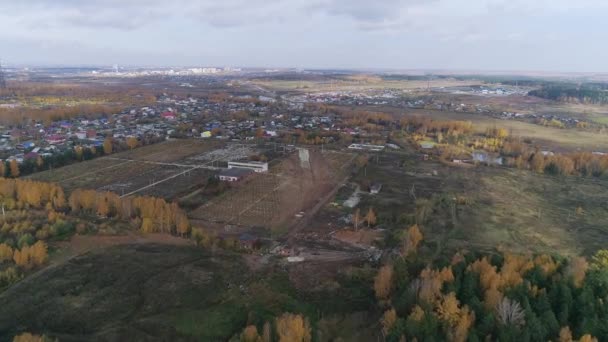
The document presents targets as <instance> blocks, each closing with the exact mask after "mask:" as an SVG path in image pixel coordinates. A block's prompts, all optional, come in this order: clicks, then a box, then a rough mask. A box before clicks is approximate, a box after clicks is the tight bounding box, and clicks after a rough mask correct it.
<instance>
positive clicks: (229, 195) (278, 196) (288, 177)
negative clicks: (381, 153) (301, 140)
mask: <svg viewBox="0 0 608 342" xmlns="http://www.w3.org/2000/svg"><path fill="white" fill-rule="evenodd" d="M352 159H353V155H350V154H338V153H334V152H325V153H322V152H321V151H318V150H313V149H310V150H309V159H308V160H309V163H302V161H301V160H300V158H299V156H298V154H293V155H291V156H290V157H288V158H287V159H285V160H284V161H282V162H281V163H280V164H279V165H276V166H275V167H273V168H271V170H270V172H269V173H268V174H256V175H253V176H252V177H251V178H250V179H249V180H247V181H245V182H244V183H243V184H240V185H239V186H237V187H234V188H233V189H231V190H230V191H228V192H226V193H224V194H223V195H222V196H220V197H218V198H216V199H215V200H213V201H211V202H209V203H207V204H205V205H203V206H201V207H199V208H198V209H196V210H194V211H193V212H191V213H190V217H191V218H193V219H198V220H203V221H209V222H221V223H225V224H233V225H241V226H250V227H253V226H258V227H266V228H277V227H282V228H285V227H291V226H293V225H294V224H296V223H297V222H293V221H294V215H296V214H297V213H299V212H305V213H308V212H315V211H316V209H318V208H317V207H321V206H322V205H323V204H324V203H325V202H326V200H327V199H328V198H330V197H331V196H329V197H327V194H331V192H332V190H334V188H335V187H336V185H337V184H340V182H342V181H343V179H342V177H344V174H345V173H344V172H345V171H347V169H348V168H347V166H348V165H350V162H351V161H352ZM326 197H327V198H326ZM315 208H316V209H315ZM306 215H308V214H306ZM295 221H297V220H295ZM301 221H306V220H301Z"/></svg>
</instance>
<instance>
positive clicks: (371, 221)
mask: <svg viewBox="0 0 608 342" xmlns="http://www.w3.org/2000/svg"><path fill="white" fill-rule="evenodd" d="M365 221H366V222H367V228H370V227H371V226H373V225H375V224H376V213H375V212H374V209H372V207H370V208H369V210H368V211H367V215H365Z"/></svg>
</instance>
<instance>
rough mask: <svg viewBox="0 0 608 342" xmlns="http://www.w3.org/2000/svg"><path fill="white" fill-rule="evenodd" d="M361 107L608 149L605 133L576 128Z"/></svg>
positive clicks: (556, 147) (552, 143) (565, 146)
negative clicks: (457, 121) (468, 123)
mask: <svg viewBox="0 0 608 342" xmlns="http://www.w3.org/2000/svg"><path fill="white" fill-rule="evenodd" d="M361 109H363V110H372V111H379V112H387V113H392V114H394V115H398V116H401V115H404V116H412V117H428V118H431V119H433V120H464V121H471V122H473V127H474V129H475V130H476V131H477V132H479V133H485V132H486V130H487V129H488V128H494V127H498V128H506V129H508V130H509V131H510V133H511V135H513V136H518V137H522V138H531V139H533V140H534V141H535V143H536V144H537V145H539V146H540V147H542V148H544V149H545V148H546V149H549V150H553V151H572V150H584V151H603V152H608V134H603V133H597V132H591V131H584V130H579V129H559V128H553V127H545V126H541V125H536V124H533V123H527V122H522V121H516V120H501V119H495V118H492V117H490V116H487V115H481V114H471V113H460V112H447V111H438V110H426V109H401V108H394V107H372V106H368V107H361Z"/></svg>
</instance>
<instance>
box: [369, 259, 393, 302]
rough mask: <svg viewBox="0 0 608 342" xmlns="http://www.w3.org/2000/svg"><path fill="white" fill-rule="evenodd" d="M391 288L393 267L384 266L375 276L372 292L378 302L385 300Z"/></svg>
mask: <svg viewBox="0 0 608 342" xmlns="http://www.w3.org/2000/svg"><path fill="white" fill-rule="evenodd" d="M392 288H393V266H392V265H384V266H382V267H381V268H380V270H379V271H378V274H376V278H375V279H374V291H375V292H376V298H378V299H380V300H386V299H388V297H389V296H390V294H391V290H392Z"/></svg>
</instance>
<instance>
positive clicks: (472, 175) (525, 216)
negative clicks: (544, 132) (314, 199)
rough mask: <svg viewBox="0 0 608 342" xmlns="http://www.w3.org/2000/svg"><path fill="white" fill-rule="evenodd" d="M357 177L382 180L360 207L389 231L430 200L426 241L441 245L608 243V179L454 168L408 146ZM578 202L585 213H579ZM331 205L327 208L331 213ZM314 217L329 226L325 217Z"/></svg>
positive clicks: (529, 247)
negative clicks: (376, 191) (421, 157)
mask: <svg viewBox="0 0 608 342" xmlns="http://www.w3.org/2000/svg"><path fill="white" fill-rule="evenodd" d="M433 172H436V174H437V175H436V176H434V175H433ZM353 180H354V181H356V182H358V183H359V184H366V183H367V184H369V183H370V182H382V183H383V188H382V191H381V192H380V193H379V194H377V195H368V194H363V195H362V197H361V202H360V203H359V205H358V207H359V208H361V211H362V212H363V213H365V212H366V211H367V209H368V208H369V207H372V208H374V210H375V211H376V213H377V216H378V223H379V224H380V226H381V227H383V228H386V229H388V231H389V232H392V231H398V230H400V229H403V228H405V227H407V226H408V225H410V224H413V223H414V222H416V216H417V215H419V213H420V211H421V209H420V208H421V207H422V206H423V205H422V204H424V203H427V207H426V208H427V209H426V219H424V220H423V221H422V222H424V224H423V227H424V228H423V233H424V234H425V241H427V242H429V243H431V245H435V246H438V248H439V249H441V250H442V251H454V250H457V249H461V248H465V249H482V250H493V249H495V248H496V247H499V246H503V247H505V248H507V249H508V250H512V251H519V252H547V253H561V254H564V255H574V254H585V255H589V254H592V253H593V252H595V251H596V250H598V249H600V248H604V247H605V246H606V243H608V206H607V205H606V203H608V180H605V179H591V178H582V177H576V176H569V177H555V176H548V175H541V174H536V173H533V172H530V171H521V170H516V169H508V168H494V167H486V166H479V167H475V168H461V167H449V166H446V165H443V164H441V163H439V162H436V161H419V160H418V157H417V155H416V154H415V153H411V152H406V151H402V152H399V153H395V152H392V153H384V154H383V155H382V156H381V157H380V158H379V163H375V162H370V164H369V165H368V167H367V170H365V172H364V173H363V172H361V173H360V174H359V175H358V176H357V177H355V178H354V179H353ZM456 198H461V201H462V202H464V203H457V202H455V199H456ZM579 207H580V208H582V209H583V213H580V212H579V213H578V214H577V212H576V211H577V208H579ZM332 210H335V209H325V211H326V212H327V216H332V215H330V214H331V211H332ZM345 210H346V209H345ZM346 212H348V210H346ZM346 212H344V213H342V215H344V214H345V213H346ZM333 216H334V217H335V216H336V215H335V214H333ZM315 224H316V225H317V226H318V227H323V226H325V227H327V224H326V223H324V222H322V221H319V220H317V221H316V222H315ZM326 229H329V230H330V229H331V228H326ZM389 234H392V233H389Z"/></svg>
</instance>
